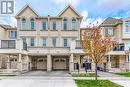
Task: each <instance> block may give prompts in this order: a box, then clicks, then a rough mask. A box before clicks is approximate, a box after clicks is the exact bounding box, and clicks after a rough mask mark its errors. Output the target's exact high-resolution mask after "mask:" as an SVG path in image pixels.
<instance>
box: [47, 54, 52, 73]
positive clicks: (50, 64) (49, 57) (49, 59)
mask: <svg viewBox="0 0 130 87" xmlns="http://www.w3.org/2000/svg"><path fill="white" fill-rule="evenodd" d="M47 71H48V72H49V71H52V58H51V55H50V54H49V55H47Z"/></svg>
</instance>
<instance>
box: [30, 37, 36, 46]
mask: <svg viewBox="0 0 130 87" xmlns="http://www.w3.org/2000/svg"><path fill="white" fill-rule="evenodd" d="M30 42H31V43H30V46H31V47H34V45H35V44H34V38H33V37H32V38H30Z"/></svg>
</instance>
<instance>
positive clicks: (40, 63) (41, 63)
mask: <svg viewBox="0 0 130 87" xmlns="http://www.w3.org/2000/svg"><path fill="white" fill-rule="evenodd" d="M37 69H39V70H46V69H47V59H46V58H38V59H37Z"/></svg>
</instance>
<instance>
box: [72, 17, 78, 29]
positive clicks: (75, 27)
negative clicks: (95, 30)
mask: <svg viewBox="0 0 130 87" xmlns="http://www.w3.org/2000/svg"><path fill="white" fill-rule="evenodd" d="M73 20H75V21H73ZM74 22H75V23H74ZM71 28H72V30H77V20H76V19H75V18H73V19H72V20H71Z"/></svg>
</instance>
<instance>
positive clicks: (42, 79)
mask: <svg viewBox="0 0 130 87" xmlns="http://www.w3.org/2000/svg"><path fill="white" fill-rule="evenodd" d="M62 73H63V74H62ZM44 75H45V76H44ZM0 87H77V85H76V84H75V81H74V80H73V79H72V77H71V76H70V75H69V74H68V73H67V72H62V71H59V72H56V71H55V72H43V71H35V72H29V73H25V74H23V75H21V76H17V77H11V78H2V79H1V80H0Z"/></svg>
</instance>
